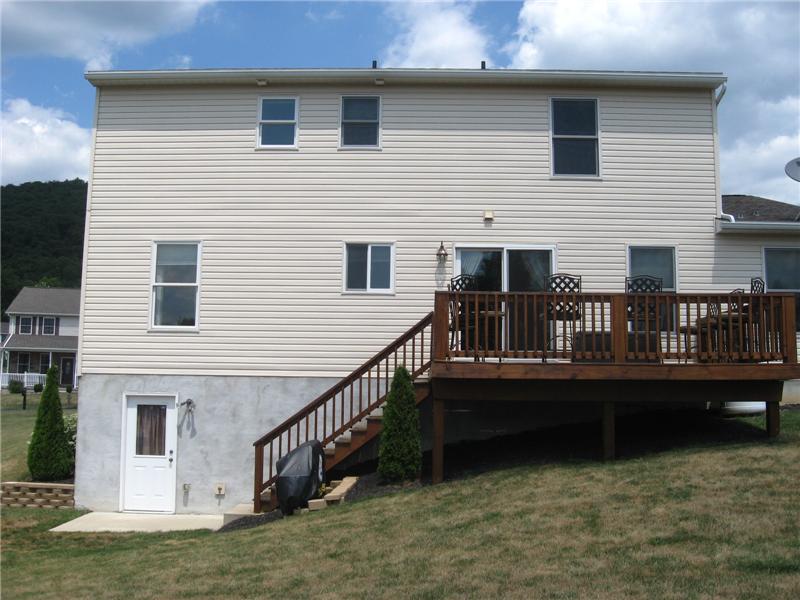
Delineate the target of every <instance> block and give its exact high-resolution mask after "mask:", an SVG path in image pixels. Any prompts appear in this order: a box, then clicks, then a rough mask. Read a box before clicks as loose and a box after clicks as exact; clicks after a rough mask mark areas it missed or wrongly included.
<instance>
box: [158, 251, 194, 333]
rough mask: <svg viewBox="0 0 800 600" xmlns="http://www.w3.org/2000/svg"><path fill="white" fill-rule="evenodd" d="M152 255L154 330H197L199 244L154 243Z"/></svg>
mask: <svg viewBox="0 0 800 600" xmlns="http://www.w3.org/2000/svg"><path fill="white" fill-rule="evenodd" d="M155 255H156V256H155V265H154V268H153V284H152V285H153V321H152V325H153V327H155V328H195V327H197V312H198V304H199V298H200V294H199V291H200V289H199V288H200V260H199V258H200V244H197V243H194V242H193V243H183V242H180V243H174V242H169V243H166V242H156V247H155Z"/></svg>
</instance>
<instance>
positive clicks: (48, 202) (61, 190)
mask: <svg viewBox="0 0 800 600" xmlns="http://www.w3.org/2000/svg"><path fill="white" fill-rule="evenodd" d="M0 194H2V199H1V201H2V205H1V206H0V229H1V231H0V233H1V234H2V248H1V250H2V274H1V275H0V280H1V281H2V311H3V313H2V314H3V318H5V311H6V308H7V307H8V305H9V304H11V301H12V300H13V299H14V297H15V296H16V295H17V293H18V292H19V290H20V289H22V287H23V286H26V285H37V284H41V285H45V286H48V287H80V285H81V265H82V258H83V226H84V217H85V210H86V182H85V181H83V180H81V179H73V180H71V181H47V182H41V181H35V182H30V183H22V184H20V185H4V186H2V188H0Z"/></svg>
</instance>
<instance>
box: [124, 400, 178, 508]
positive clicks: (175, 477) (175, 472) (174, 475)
mask: <svg viewBox="0 0 800 600" xmlns="http://www.w3.org/2000/svg"><path fill="white" fill-rule="evenodd" d="M129 396H137V397H145V398H154V399H162V400H163V399H165V398H174V400H175V410H176V411H177V410H178V407H179V406H180V396H179V394H178V392H174V393H169V392H156V393H147V392H123V393H122V420H121V424H122V434H121V435H120V436H119V437H120V460H119V512H143V511H135V510H128V511H126V510H125V466H126V464H125V463H126V459H127V454H128V439H127V438H128V397H129ZM175 416H176V417H177V412H176V415H175ZM176 420H177V419H176ZM177 442H178V430H177V428H176V429H175V455H174V456H175V458H174V461H173V465H174V468H173V469H172V492H173V493H172V510H171V511H168V512H169V513H170V514H174V513H175V507H176V504H177V502H176V500H177V494H178V492H177V489H176V487H177V481H178V443H177ZM147 512H159V511H147ZM165 512H166V511H165ZM162 514H164V513H162Z"/></svg>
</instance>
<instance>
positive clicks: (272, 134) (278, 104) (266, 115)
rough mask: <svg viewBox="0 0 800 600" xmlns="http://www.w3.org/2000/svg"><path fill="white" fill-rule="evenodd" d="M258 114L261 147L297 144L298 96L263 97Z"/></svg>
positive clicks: (284, 146) (281, 146)
mask: <svg viewBox="0 0 800 600" xmlns="http://www.w3.org/2000/svg"><path fill="white" fill-rule="evenodd" d="M260 102H261V105H260V106H259V114H258V145H259V147H260V148H287V147H288V148H292V147H295V146H296V145H297V98H261V100H260Z"/></svg>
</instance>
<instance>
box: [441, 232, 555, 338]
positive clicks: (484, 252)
mask: <svg viewBox="0 0 800 600" xmlns="http://www.w3.org/2000/svg"><path fill="white" fill-rule="evenodd" d="M553 258H554V256H553V250H552V249H551V248H532V247H528V248H525V247H505V248H502V247H501V248H457V249H456V274H461V275H473V276H475V279H476V285H477V288H478V290H480V291H483V292H542V291H545V289H546V279H547V277H548V276H550V275H551V274H552V272H553V262H554V261H553ZM528 308H529V312H528V315H527V320H526V318H525V315H524V313H523V310H522V309H523V307H522V306H521V305H517V304H507V305H505V306H498V307H487V308H485V309H483V310H486V311H487V313H488V314H492V315H495V316H494V318H497V319H500V320H501V323H500V324H499V325H501V326H500V327H498V331H503V332H505V331H506V327H505V323H502V321H503V320H505V319H508V338H509V339H508V340H505V341H504V343H503V346H504V347H506V348H508V349H510V350H513V349H514V347H515V346H516V345H520V346H522V344H523V342H522V340H525V339H527V341H528V347H531V346H532V342H533V340H536V346H537V347H538V348H540V349H543V348H544V344H545V337H546V336H545V330H546V325H545V324H544V320H543V317H544V312H543V309H542V307H541V306H536V307H534V305H533V303H532V302H531V303H529V304H528ZM539 312H541V315H539V314H538V313H539ZM534 313H536V314H534ZM540 317H541V318H540ZM489 325H490V327H489V330H490V332H491V331H492V330H494V327H493V326H492V325H493V324H491V323H490V324H489ZM526 330H527V331H526ZM515 340H518V342H515ZM479 342H481V340H480V339H479ZM485 343H486V344H487V346H488V347H490V348H493V347H495V345H494V340H486V341H485ZM481 345H482V344H481Z"/></svg>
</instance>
